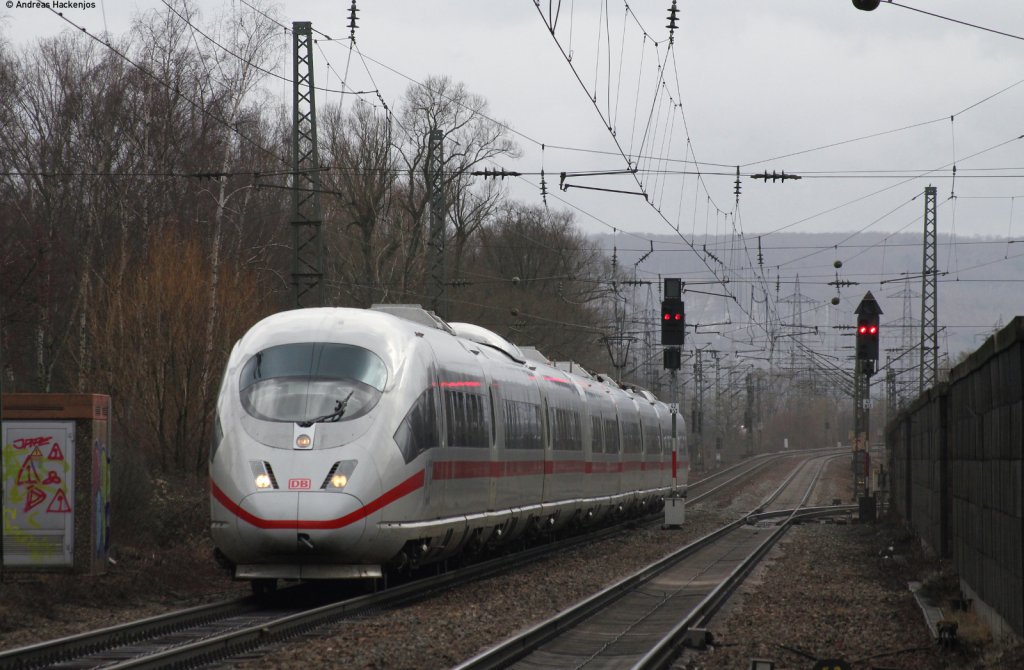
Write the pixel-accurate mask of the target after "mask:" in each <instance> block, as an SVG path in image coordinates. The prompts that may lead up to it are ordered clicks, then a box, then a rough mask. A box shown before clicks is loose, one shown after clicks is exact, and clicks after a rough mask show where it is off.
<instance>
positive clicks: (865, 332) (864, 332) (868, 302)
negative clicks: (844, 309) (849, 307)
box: [854, 291, 882, 374]
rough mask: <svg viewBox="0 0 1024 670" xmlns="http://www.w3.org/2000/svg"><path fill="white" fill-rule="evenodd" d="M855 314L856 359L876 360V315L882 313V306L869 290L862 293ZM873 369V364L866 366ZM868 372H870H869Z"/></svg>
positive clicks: (877, 332) (877, 333) (877, 331)
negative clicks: (862, 296)
mask: <svg viewBox="0 0 1024 670" xmlns="http://www.w3.org/2000/svg"><path fill="white" fill-rule="evenodd" d="M854 313H855V314H856V315H857V346H856V352H857V360H859V361H872V362H874V361H877V360H878V336H879V330H880V329H879V325H878V317H879V316H880V315H881V314H882V308H881V307H879V306H878V301H876V300H875V297H874V296H873V295H871V291H868V292H867V293H865V294H864V299H863V300H861V301H860V304H859V305H857V309H855V310H854ZM868 369H871V370H873V369H874V366H873V365H872V366H868ZM869 374H870V373H869Z"/></svg>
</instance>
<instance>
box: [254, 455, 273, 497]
mask: <svg viewBox="0 0 1024 670" xmlns="http://www.w3.org/2000/svg"><path fill="white" fill-rule="evenodd" d="M249 467H250V468H251V469H252V478H253V482H254V483H255V484H256V488H257V489H260V490H261V491H262V490H266V489H276V488H277V478H276V477H274V469H273V468H271V467H270V463H267V462H266V461H249Z"/></svg>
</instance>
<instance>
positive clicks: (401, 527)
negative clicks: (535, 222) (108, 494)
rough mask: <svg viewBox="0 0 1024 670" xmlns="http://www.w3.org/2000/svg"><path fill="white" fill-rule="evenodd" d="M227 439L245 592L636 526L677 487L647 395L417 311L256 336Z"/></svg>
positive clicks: (224, 509) (657, 414)
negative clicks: (617, 520)
mask: <svg viewBox="0 0 1024 670" xmlns="http://www.w3.org/2000/svg"><path fill="white" fill-rule="evenodd" d="M216 424H217V437H216V440H215V444H214V447H213V449H212V451H211V455H210V481H211V529H212V534H213V538H214V541H215V544H216V546H217V548H218V551H219V552H220V554H221V555H222V556H223V557H224V559H225V561H226V562H227V563H228V564H230V565H232V566H233V567H234V574H235V576H236V577H238V578H241V579H252V580H273V579H281V578H286V579H322V578H344V577H374V576H380V575H381V574H383V573H384V571H385V570H386V569H387V568H388V566H396V565H407V566H415V565H421V564H424V563H429V562H432V561H439V560H443V559H445V558H449V557H452V556H456V555H459V554H463V553H471V552H475V551H480V550H485V549H487V548H492V547H495V546H500V545H502V544H506V543H509V542H512V541H514V540H517V539H519V538H522V537H524V536H526V535H528V534H533V533H544V532H552V531H558V530H561V529H563V528H568V527H576V526H579V527H586V526H588V525H592V524H596V523H598V522H601V521H603V520H606V519H607V518H610V517H612V516H615V515H618V514H626V513H632V512H636V511H639V510H642V509H644V508H647V507H649V506H651V505H656V504H657V503H658V501H659V500H660V498H661V497H662V496H663V495H664V494H665V493H666V492H667V491H668V488H669V487H670V485H671V481H670V480H669V474H668V468H669V463H670V462H671V453H670V450H669V449H668V448H667V445H668V444H670V439H669V438H670V435H671V433H670V426H671V423H670V419H669V413H668V408H667V406H665V405H664V404H663V403H660V402H659V401H657V400H656V399H655V398H654V397H653V396H651V395H650V394H647V393H645V392H639V391H637V392H630V391H626V390H624V389H622V388H619V387H618V386H617V385H615V384H614V383H611V382H608V381H606V380H604V379H601V378H599V377H594V376H590V375H586V374H585V373H584V374H580V373H576V372H569V371H566V370H562V369H559V368H558V367H556V366H554V365H552V364H550V363H549V362H548V361H546V360H540V359H538V357H537V356H536V355H532V358H527V357H526V356H524V355H523V352H522V351H521V350H519V349H518V348H516V347H515V346H514V345H512V344H510V343H508V342H507V341H505V340H503V339H502V338H500V337H499V336H497V335H495V334H494V333H491V332H490V331H486V330H484V329H481V328H479V327H476V326H471V325H468V324H453V326H449V325H448V324H445V323H443V322H441V321H440V320H438V319H436V317H434V316H433V315H431V314H429V313H427V312H424V311H423V310H420V309H418V308H415V307H409V306H385V307H382V308H380V309H373V310H358V309H309V310H296V311H294V312H286V313H282V314H278V315H275V316H272V317H269V318H268V319H265V320H264V321H262V322H260V323H259V324H257V325H256V326H254V327H253V328H252V329H251V330H250V331H249V333H247V334H246V336H245V337H243V338H242V339H241V340H240V341H239V342H238V343H237V344H236V346H235V349H234V351H233V352H232V355H231V357H230V360H229V362H228V365H227V369H226V371H225V376H224V382H223V384H222V388H221V393H220V396H219V398H218V403H217V420H216ZM679 428H680V433H682V430H681V422H680V427H679ZM680 451H681V453H682V454H685V450H680ZM683 462H684V463H685V460H684V461H683ZM682 483H683V484H684V485H685V480H684V481H683V482H682ZM258 583H260V584H265V583H266V582H264V581H260V582H258Z"/></svg>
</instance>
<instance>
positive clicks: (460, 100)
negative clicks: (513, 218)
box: [398, 76, 519, 289]
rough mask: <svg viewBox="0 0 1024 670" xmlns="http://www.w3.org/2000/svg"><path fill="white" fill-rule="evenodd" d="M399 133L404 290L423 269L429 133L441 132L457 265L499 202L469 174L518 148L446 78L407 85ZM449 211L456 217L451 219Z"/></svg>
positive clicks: (479, 101)
mask: <svg viewBox="0 0 1024 670" xmlns="http://www.w3.org/2000/svg"><path fill="white" fill-rule="evenodd" d="M399 117H400V126H401V128H402V129H403V135H402V139H401V141H400V142H399V143H398V147H399V153H400V155H401V160H402V166H403V173H404V178H405V183H404V191H403V192H402V200H401V202H402V206H403V208H404V209H405V212H406V219H405V220H406V223H407V225H409V226H410V227H412V229H413V230H412V231H411V232H412V234H409V235H406V236H405V240H406V243H407V245H408V246H407V248H406V250H405V251H406V253H405V258H406V263H407V265H406V268H405V273H404V274H405V276H404V277H403V286H402V288H403V289H408V288H409V285H410V282H411V281H418V280H419V279H420V277H419V276H414V269H415V268H416V263H417V262H419V263H420V265H421V266H422V254H421V253H420V252H421V250H422V249H423V245H424V243H425V240H426V228H425V226H424V215H425V213H426V211H427V205H428V203H429V202H430V194H429V193H428V192H427V188H426V184H427V176H428V175H427V170H428V165H427V158H428V156H427V152H428V145H429V141H430V134H431V132H432V131H435V130H440V131H441V133H442V137H443V139H442V147H443V149H442V156H443V174H444V178H443V182H442V183H443V187H442V188H443V190H444V194H445V202H446V203H447V204H448V206H449V209H448V211H447V212H446V213H445V218H446V220H449V221H453V222H454V225H455V231H456V236H455V238H454V241H455V245H456V250H455V254H454V258H455V259H458V260H461V257H462V254H463V248H464V246H465V244H466V242H467V241H468V240H469V238H470V236H471V235H472V234H473V233H474V232H475V231H476V230H477V229H478V228H479V227H480V226H481V225H482V224H483V222H484V221H486V220H487V217H488V216H489V214H490V213H491V211H493V208H494V207H495V206H496V204H497V202H498V201H499V200H500V199H501V198H502V197H503V194H502V192H501V189H500V188H496V187H495V185H494V184H493V183H489V184H484V185H483V186H480V187H475V186H474V181H473V180H471V179H470V175H469V173H470V172H472V171H474V169H475V168H477V167H482V166H483V165H486V164H488V163H489V162H490V161H494V160H497V159H498V158H501V157H509V158H513V157H516V156H518V155H519V149H518V147H517V146H516V144H515V142H513V141H512V139H511V138H510V137H509V131H508V128H507V126H505V125H503V124H501V123H499V122H497V121H495V120H494V119H492V118H490V116H489V115H488V107H487V101H486V100H485V99H484V98H483V97H481V96H479V95H475V94H473V93H470V92H469V91H467V90H466V87H465V85H464V84H461V83H455V82H453V81H452V80H451V79H450V78H448V77H446V76H445V77H436V76H432V77H428V78H427V79H426V81H424V82H423V84H422V85H418V84H414V85H412V86H410V87H409V88H408V89H407V90H406V93H405V97H404V98H403V99H402V103H401V105H400V110H399ZM452 212H455V213H456V216H455V217H452Z"/></svg>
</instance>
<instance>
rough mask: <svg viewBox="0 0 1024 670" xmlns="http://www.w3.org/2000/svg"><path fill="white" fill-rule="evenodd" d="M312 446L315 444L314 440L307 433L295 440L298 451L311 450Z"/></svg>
mask: <svg viewBox="0 0 1024 670" xmlns="http://www.w3.org/2000/svg"><path fill="white" fill-rule="evenodd" d="M311 444H313V438H311V437H310V436H309V435H306V434H305V433H303V434H302V435H299V436H298V437H296V438H295V446H296V448H298V449H309V446H310V445H311Z"/></svg>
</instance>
